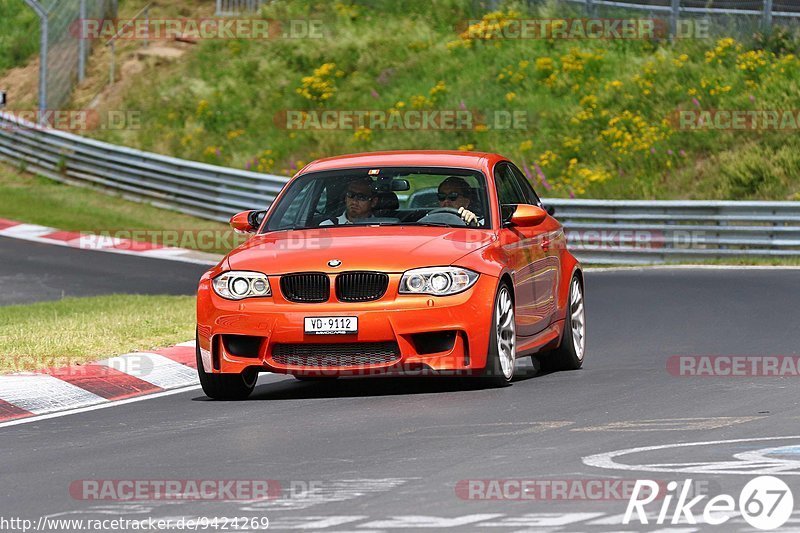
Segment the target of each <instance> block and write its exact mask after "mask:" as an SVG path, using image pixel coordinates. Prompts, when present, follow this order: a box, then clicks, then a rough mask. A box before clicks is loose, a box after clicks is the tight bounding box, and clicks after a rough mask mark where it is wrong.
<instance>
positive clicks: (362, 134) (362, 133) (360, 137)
mask: <svg viewBox="0 0 800 533" xmlns="http://www.w3.org/2000/svg"><path fill="white" fill-rule="evenodd" d="M353 138H354V139H355V140H357V141H362V142H369V141H371V140H372V130H371V129H369V128H365V127H364V126H360V127H359V128H358V129H357V130H356V131H355V132H354V133H353ZM298 168H299V167H298Z"/></svg>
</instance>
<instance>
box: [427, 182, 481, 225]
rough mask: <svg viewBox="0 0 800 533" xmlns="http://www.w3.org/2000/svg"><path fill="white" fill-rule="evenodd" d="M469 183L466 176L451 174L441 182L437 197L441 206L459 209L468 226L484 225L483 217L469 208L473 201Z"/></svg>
mask: <svg viewBox="0 0 800 533" xmlns="http://www.w3.org/2000/svg"><path fill="white" fill-rule="evenodd" d="M470 192H471V190H470V187H469V183H467V181H466V180H465V179H464V178H459V177H458V176H449V177H447V178H445V180H444V181H443V182H442V183H440V184H439V192H438V193H437V195H436V197H437V198H438V199H439V206H440V207H449V208H451V209H457V210H458V214H459V216H460V217H461V219H462V220H463V221H464V223H466V225H467V226H482V225H483V218H478V215H476V214H475V213H473V212H472V211H470V210H469V209H467V208H468V207H469V205H470V204H471V203H472V197H471V195H470Z"/></svg>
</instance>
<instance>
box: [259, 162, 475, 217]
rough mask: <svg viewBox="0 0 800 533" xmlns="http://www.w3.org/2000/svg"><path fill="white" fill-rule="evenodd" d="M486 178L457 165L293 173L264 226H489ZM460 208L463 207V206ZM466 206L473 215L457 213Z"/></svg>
mask: <svg viewBox="0 0 800 533" xmlns="http://www.w3.org/2000/svg"><path fill="white" fill-rule="evenodd" d="M487 205H488V202H487V196H486V179H485V177H484V175H483V173H481V172H479V171H476V170H465V169H455V168H438V167H436V168H427V167H426V168H421V167H412V168H409V167H403V168H355V169H346V170H335V171H327V172H313V173H309V174H306V175H303V176H300V177H298V178H297V179H295V180H294V181H293V182H292V183H291V184H290V185H289V189H288V190H287V191H286V194H284V195H283V196H282V197H281V198H280V200H279V201H278V204H276V205H275V206H274V208H273V209H272V210H271V211H270V216H269V219H268V220H267V224H266V225H265V226H264V231H277V230H286V229H308V228H318V227H326V226H349V225H381V226H383V225H410V226H445V227H471V228H488V227H489V226H490V220H489V210H488V209H487V207H486V206H487ZM462 208H463V209H462ZM464 209H466V210H469V211H471V212H472V214H474V215H475V216H474V217H466V220H467V221H466V222H465V217H464V216H462V215H460V214H459V213H460V212H463V210H464Z"/></svg>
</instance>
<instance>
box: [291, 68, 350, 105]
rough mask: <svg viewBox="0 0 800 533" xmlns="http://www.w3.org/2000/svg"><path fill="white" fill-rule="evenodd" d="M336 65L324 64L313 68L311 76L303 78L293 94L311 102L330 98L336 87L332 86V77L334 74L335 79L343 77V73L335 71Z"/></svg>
mask: <svg viewBox="0 0 800 533" xmlns="http://www.w3.org/2000/svg"><path fill="white" fill-rule="evenodd" d="M335 69H336V63H324V64H323V65H322V66H320V67H318V68H315V69H314V73H313V74H312V75H311V76H304V77H303V78H302V79H301V80H300V81H301V84H302V85H301V86H300V87H298V88H297V89H295V92H296V93H297V94H299V95H300V96H302V97H303V98H305V99H306V100H311V101H313V102H324V101H325V100H328V99H329V98H331V97H332V96H333V95H334V93H335V92H336V85H335V84H334V81H333V78H332V76H333V75H334V74H335V75H336V76H337V77H341V76H343V75H344V72H343V71H341V70H340V71H336V72H335V73H334V70H335Z"/></svg>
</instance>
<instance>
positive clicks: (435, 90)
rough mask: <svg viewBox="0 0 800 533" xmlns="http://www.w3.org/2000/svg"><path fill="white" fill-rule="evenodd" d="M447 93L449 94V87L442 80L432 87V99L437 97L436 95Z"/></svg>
mask: <svg viewBox="0 0 800 533" xmlns="http://www.w3.org/2000/svg"><path fill="white" fill-rule="evenodd" d="M445 92H447V85H445V83H444V82H443V81H441V80H440V81H438V82H436V85H434V86H433V87H431V90H430V91H429V93H430V95H431V96H432V97H436V95H438V94H440V93H445Z"/></svg>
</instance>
